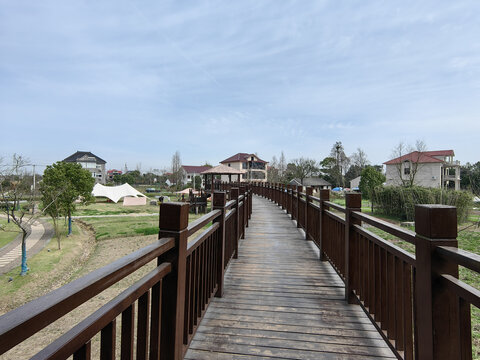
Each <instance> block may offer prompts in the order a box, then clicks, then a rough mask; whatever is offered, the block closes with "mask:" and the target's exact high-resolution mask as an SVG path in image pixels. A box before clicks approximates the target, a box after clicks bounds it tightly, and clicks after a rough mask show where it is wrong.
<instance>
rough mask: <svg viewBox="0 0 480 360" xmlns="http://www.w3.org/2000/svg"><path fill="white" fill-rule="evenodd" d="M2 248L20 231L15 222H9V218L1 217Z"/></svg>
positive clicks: (0, 245) (0, 243)
mask: <svg viewBox="0 0 480 360" xmlns="http://www.w3.org/2000/svg"><path fill="white" fill-rule="evenodd" d="M0 227H1V228H2V229H1V230H0V249H1V248H2V247H4V246H5V245H7V244H8V243H9V242H10V241H12V240H14V239H15V238H16V237H17V235H18V234H20V231H18V227H17V226H16V225H14V224H13V223H10V224H9V223H8V222H7V219H3V218H2V219H0Z"/></svg>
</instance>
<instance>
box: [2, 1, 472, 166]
mask: <svg viewBox="0 0 480 360" xmlns="http://www.w3.org/2000/svg"><path fill="white" fill-rule="evenodd" d="M478 14H480V2H479V1H476V0H474V1H438V0H437V1H366V0H362V1H321V0H316V1H306V0H301V1H277V0H274V1H262V0H255V1H246V0H242V1H235V2H233V1H215V0H211V1H153V0H152V1H133V0H119V1H101V2H98V1H75V2H71V1H68V2H67V1H41V2H40V1H4V0H0V122H1V134H2V136H1V141H0V156H3V157H8V156H10V155H11V154H12V153H13V152H16V153H20V154H22V155H24V156H26V157H28V158H29V159H30V160H32V162H35V163H38V164H50V163H52V162H55V161H57V160H61V159H63V158H65V157H67V156H68V155H70V154H72V153H73V152H75V151H76V150H85V151H92V152H93V153H95V154H97V155H98V156H100V157H102V158H104V159H105V160H106V161H107V167H108V168H119V167H121V168H123V166H124V164H125V163H127V164H128V167H129V168H135V167H136V166H137V164H140V163H141V166H142V169H143V170H148V169H149V168H166V167H168V166H169V164H170V160H171V157H172V154H173V153H174V152H175V151H176V150H178V151H180V154H181V157H182V161H183V163H184V164H188V165H197V164H201V163H203V162H205V161H209V162H210V163H212V164H216V163H218V162H219V161H221V160H223V159H224V158H226V157H229V156H231V155H233V154H235V153H237V152H257V153H258V155H259V156H260V157H262V158H264V159H265V160H270V159H271V158H272V156H273V155H276V156H277V157H278V156H279V154H280V152H281V151H282V150H283V151H284V152H285V155H286V157H287V159H293V158H297V157H300V156H305V157H312V158H315V159H317V160H321V159H323V158H324V157H325V156H327V155H328V154H329V152H330V149H331V147H332V145H333V144H334V143H335V141H342V143H343V144H344V147H345V151H346V153H347V155H350V154H351V153H353V152H354V151H355V150H356V149H357V148H358V147H360V148H362V149H363V150H364V151H365V152H366V153H367V155H368V158H369V159H370V161H371V162H372V163H381V162H384V161H386V160H388V159H389V158H390V154H391V152H392V148H393V147H394V146H395V145H396V144H398V143H399V142H400V141H404V142H406V143H412V144H413V143H415V141H416V140H417V139H421V140H423V141H425V143H426V144H427V147H428V149H430V150H440V149H454V150H455V153H456V159H458V160H460V161H462V163H464V162H467V161H470V162H474V161H478V160H480V156H479V155H480V152H479V151H478V145H477V144H478V139H479V133H480V121H479V118H480V100H479V99H480V21H478Z"/></svg>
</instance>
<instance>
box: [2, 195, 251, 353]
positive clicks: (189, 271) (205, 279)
mask: <svg viewBox="0 0 480 360" xmlns="http://www.w3.org/2000/svg"><path fill="white" fill-rule="evenodd" d="M229 194H230V201H228V202H227V193H226V192H215V193H214V196H213V210H212V211H211V212H210V213H207V214H206V215H204V216H202V217H201V218H199V219H198V220H196V221H194V222H192V223H191V224H188V210H189V204H188V203H164V204H161V205H160V220H159V240H158V241H156V242H155V243H154V244H151V245H149V246H147V247H145V248H143V249H141V250H138V251H136V252H134V253H132V254H130V255H128V256H126V257H123V258H121V259H119V260H117V261H115V262H113V263H111V264H109V265H107V266H105V267H103V268H101V269H99V270H96V271H94V272H92V273H90V274H88V275H86V276H84V277H82V278H80V279H77V280H75V281H73V282H71V283H69V284H67V285H65V286H63V287H61V288H59V289H57V290H55V291H53V292H51V293H49V294H47V295H45V296H42V297H40V298H38V299H36V300H34V301H32V302H30V303H27V304H25V305H23V306H21V307H19V308H17V309H15V310H13V311H11V312H9V313H7V314H5V315H3V316H1V317H0V355H2V354H4V353H5V352H6V351H8V350H9V349H12V348H13V347H15V346H16V345H18V344H19V343H21V342H22V341H24V340H25V339H27V338H29V337H31V336H32V335H34V334H35V333H37V332H38V331H40V330H41V329H43V328H45V327H46V326H48V325H49V324H51V323H52V322H54V321H56V320H57V319H59V318H60V317H62V316H64V315H65V314H67V313H69V312H71V311H72V310H73V309H75V308H77V307H78V306H80V305H81V304H83V303H85V302H87V301H88V300H90V299H91V298H93V297H94V296H95V295H97V294H99V293H100V292H102V291H103V290H105V289H107V288H109V287H110V286H112V285H114V284H115V283H117V282H118V281H120V280H121V279H123V278H125V277H126V276H128V275H130V274H132V273H133V272H135V271H136V270H138V269H140V268H141V267H143V266H145V265H146V264H148V263H149V262H151V261H153V260H155V259H156V260H157V266H156V268H155V269H154V270H153V271H151V272H150V273H149V274H148V275H146V276H144V277H143V278H142V279H141V280H139V281H138V282H136V283H135V284H134V285H133V286H131V287H129V288H128V289H126V290H125V291H123V292H122V293H121V294H120V295H118V296H116V297H115V298H114V299H113V300H111V301H109V302H108V303H106V304H105V305H103V306H102V307H101V308H100V309H98V310H97V311H96V312H94V313H93V314H90V315H89V316H88V317H87V318H85V319H84V320H83V321H81V322H80V323H78V324H76V325H75V326H74V327H73V328H72V329H71V330H69V331H68V332H66V333H65V334H63V335H62V336H61V337H59V338H58V339H57V340H55V341H54V342H53V343H51V344H49V345H47V346H46V347H45V348H44V349H43V350H41V351H40V352H39V353H37V354H36V355H35V356H34V357H33V359H66V358H68V357H69V356H71V355H73V359H75V360H76V359H90V356H91V340H92V338H93V337H94V336H95V335H97V334H99V333H100V357H101V358H102V359H113V358H115V353H116V351H119V352H120V356H121V359H133V358H136V359H147V358H148V359H182V358H183V355H184V353H185V352H186V350H187V349H188V345H189V343H190V341H191V339H192V337H193V335H194V334H195V330H196V329H197V327H198V325H199V323H200V321H201V319H202V317H203V315H204V313H205V311H206V309H207V307H208V305H209V303H210V301H211V299H212V298H213V296H217V297H221V296H222V294H223V280H224V273H225V269H226V268H227V266H228V264H229V262H230V261H231V259H234V258H236V257H237V256H238V241H239V239H240V238H241V235H242V234H244V233H245V227H246V226H247V224H248V218H249V217H250V216H251V209H252V207H251V190H250V189H249V187H248V186H242V187H241V188H240V189H239V188H234V187H232V188H231V189H230V190H229ZM189 237H190V239H189ZM135 311H136V312H137V316H135ZM118 317H121V328H120V334H119V335H120V336H119V338H120V344H119V345H117V343H116V342H117V318H118ZM135 318H136V319H137V321H136V323H135ZM134 355H135V356H134Z"/></svg>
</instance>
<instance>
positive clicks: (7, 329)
mask: <svg viewBox="0 0 480 360" xmlns="http://www.w3.org/2000/svg"><path fill="white" fill-rule="evenodd" d="M174 247H175V241H174V239H172V238H162V239H160V240H158V241H156V242H155V243H153V244H151V245H148V246H146V247H144V248H142V249H140V250H137V251H135V252H133V253H131V254H129V255H127V256H124V257H122V258H120V259H118V260H116V261H114V262H112V263H110V264H108V265H106V266H104V267H102V268H100V269H97V270H94V271H92V272H91V273H89V274H87V275H85V276H83V277H81V278H79V279H77V280H74V281H72V282H71V283H68V284H66V285H64V286H62V287H61V288H59V289H56V290H54V291H52V292H50V293H48V294H46V295H43V296H42V297H39V298H38V299H35V300H33V301H31V302H29V303H27V304H25V305H22V306H20V307H18V308H16V309H15V310H12V311H10V312H8V313H6V314H4V315H2V316H1V317H0V354H3V353H4V352H6V351H7V350H9V349H11V348H13V347H14V346H15V345H17V344H19V343H20V342H22V341H23V340H25V339H27V338H29V337H30V336H32V335H33V334H35V333H36V332H38V331H39V330H41V329H43V328H45V327H46V326H48V325H50V324H51V323H52V322H54V321H55V320H58V319H59V318H60V317H62V316H63V315H65V314H67V313H68V312H70V311H72V310H73V309H75V308H77V307H78V306H80V305H81V304H83V303H84V302H86V301H87V300H89V299H91V298H92V297H94V296H95V295H97V294H99V293H100V292H102V291H103V290H105V289H106V288H108V287H110V286H111V285H113V284H115V283H117V282H118V281H120V280H121V279H123V278H125V277H126V276H127V275H129V274H131V273H133V272H134V271H136V270H138V269H139V268H140V267H142V266H143V265H145V264H147V263H149V262H150V261H152V260H154V259H155V258H158V257H159V256H161V255H163V254H164V253H166V252H167V251H169V250H170V249H172V248H174Z"/></svg>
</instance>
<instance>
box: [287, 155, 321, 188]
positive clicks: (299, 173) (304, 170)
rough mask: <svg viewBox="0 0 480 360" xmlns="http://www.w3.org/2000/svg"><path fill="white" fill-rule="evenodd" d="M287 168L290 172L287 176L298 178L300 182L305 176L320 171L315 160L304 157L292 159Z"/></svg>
mask: <svg viewBox="0 0 480 360" xmlns="http://www.w3.org/2000/svg"><path fill="white" fill-rule="evenodd" d="M287 169H288V170H289V172H290V174H289V177H290V178H292V179H293V178H297V179H299V180H300V182H301V183H302V184H303V180H304V179H305V178H306V177H309V176H313V175H317V174H318V172H319V171H320V169H319V168H318V166H317V162H316V161H315V160H313V159H308V158H304V157H301V158H298V159H293V160H292V162H291V163H290V164H288V165H287Z"/></svg>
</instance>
